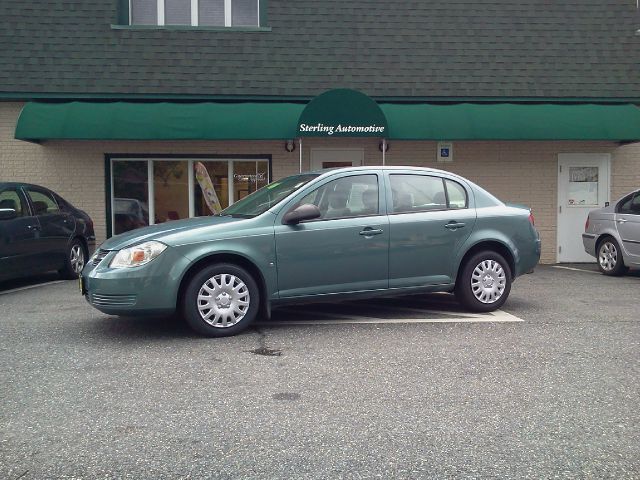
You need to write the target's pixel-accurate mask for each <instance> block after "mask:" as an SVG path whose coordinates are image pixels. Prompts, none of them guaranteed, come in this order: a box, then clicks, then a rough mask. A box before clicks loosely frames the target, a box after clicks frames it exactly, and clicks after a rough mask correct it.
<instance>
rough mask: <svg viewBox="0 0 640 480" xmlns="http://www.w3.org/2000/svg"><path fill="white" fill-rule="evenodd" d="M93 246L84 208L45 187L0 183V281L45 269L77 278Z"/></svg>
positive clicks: (88, 220) (70, 277)
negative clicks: (74, 204) (78, 207)
mask: <svg viewBox="0 0 640 480" xmlns="http://www.w3.org/2000/svg"><path fill="white" fill-rule="evenodd" d="M94 248H95V234H94V231H93V221H92V220H91V218H90V217H89V215H87V214H86V213H85V212H83V211H82V210H79V209H77V208H75V207H74V206H73V205H71V204H70V203H69V202H67V201H66V200H64V199H63V198H62V197H61V196H60V195H58V194H56V193H55V192H52V191H51V190H49V189H47V188H44V187H40V186H37V185H30V184H28V183H3V182H0V279H2V280H5V279H8V278H15V277H22V276H26V275H30V274H34V273H40V272H47V271H51V270H57V271H58V272H60V274H61V275H62V276H63V277H64V278H69V279H73V278H77V277H78V274H79V273H80V272H81V271H82V268H83V267H84V265H85V263H86V259H87V258H89V254H90V252H91V251H93V249H94Z"/></svg>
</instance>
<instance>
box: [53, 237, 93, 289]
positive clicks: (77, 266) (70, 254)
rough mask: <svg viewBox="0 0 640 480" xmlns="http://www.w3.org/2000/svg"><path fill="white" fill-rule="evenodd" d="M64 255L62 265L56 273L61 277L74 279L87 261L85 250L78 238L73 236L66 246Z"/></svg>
mask: <svg viewBox="0 0 640 480" xmlns="http://www.w3.org/2000/svg"><path fill="white" fill-rule="evenodd" d="M65 255H66V256H65V260H64V267H62V268H61V269H60V270H59V271H58V273H60V276H61V277H62V278H66V279H68V280H74V279H76V278H78V275H79V274H80V272H82V269H83V268H84V266H85V264H86V263H87V251H86V250H85V248H84V244H83V243H82V241H81V240H80V239H79V238H74V239H73V240H72V241H71V243H70V244H69V246H68V247H67V252H66V254H65Z"/></svg>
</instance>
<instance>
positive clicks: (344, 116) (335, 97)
mask: <svg viewBox="0 0 640 480" xmlns="http://www.w3.org/2000/svg"><path fill="white" fill-rule="evenodd" d="M388 130H389V129H388V127H387V118H386V117H385V115H384V113H383V112H382V110H381V109H380V107H379V106H378V104H377V103H376V102H375V101H374V100H373V99H371V98H370V97H368V96H367V95H365V94H364V93H362V92H358V91H356V90H350V89H346V88H343V89H337V90H329V91H328V92H325V93H323V94H321V95H319V96H317V97H316V98H314V99H313V100H311V102H309V104H307V106H306V107H305V109H304V110H303V111H302V113H301V114H300V118H299V119H298V136H300V137H378V138H382V137H387V136H388Z"/></svg>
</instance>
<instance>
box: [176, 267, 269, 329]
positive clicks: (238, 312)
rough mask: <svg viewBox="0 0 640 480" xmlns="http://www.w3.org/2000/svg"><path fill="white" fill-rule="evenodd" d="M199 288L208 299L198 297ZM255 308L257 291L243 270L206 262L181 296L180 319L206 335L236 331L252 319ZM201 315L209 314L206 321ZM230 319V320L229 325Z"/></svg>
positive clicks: (250, 277)
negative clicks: (181, 314)
mask: <svg viewBox="0 0 640 480" xmlns="http://www.w3.org/2000/svg"><path fill="white" fill-rule="evenodd" d="M224 276H226V277H224ZM231 277H233V279H232V278H231ZM236 280H237V282H236ZM214 282H215V283H214ZM205 286H206V287H207V288H208V290H207V289H206V288H205ZM236 289H237V291H236ZM201 290H204V292H203V293H205V294H206V296H210V297H211V299H210V300H208V301H207V300H199V296H200V291H201ZM215 293H218V295H215ZM243 302H248V305H244V304H243ZM209 306H210V307H211V308H208V307H209ZM259 309H260V290H259V289H258V285H257V284H256V281H255V280H254V279H253V277H252V276H251V274H249V273H248V272H247V271H246V270H244V269H243V268H241V267H239V266H237V265H233V264H229V263H220V264H216V265H210V266H208V267H205V268H203V269H202V270H200V271H199V272H198V273H196V274H195V275H194V276H193V277H192V278H191V280H190V281H189V284H188V285H187V288H186V289H185V292H184V296H183V299H182V310H183V313H184V318H185V320H186V321H187V323H188V324H189V326H190V327H191V328H192V329H193V330H195V331H196V332H198V333H200V334H202V335H206V336H208V337H228V336H231V335H236V334H237V333H240V332H241V331H243V330H244V329H246V328H247V327H248V326H249V325H251V323H252V322H253V321H254V320H255V318H256V316H257V314H258V311H259ZM201 311H202V314H201ZM205 316H209V320H210V321H207V320H206V319H205V318H204V317H205ZM218 316H219V318H218ZM231 321H234V323H233V324H230V323H231ZM225 322H226V323H227V325H226V326H225V325H224V323H225Z"/></svg>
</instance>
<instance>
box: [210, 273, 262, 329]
mask: <svg viewBox="0 0 640 480" xmlns="http://www.w3.org/2000/svg"><path fill="white" fill-rule="evenodd" d="M250 301H251V298H250V296H249V289H248V288H247V286H246V285H245V283H244V282H243V281H242V280H240V279H239V278H238V277H236V276H235V275H230V274H226V273H221V274H218V275H215V276H213V277H211V278H210V279H209V280H207V281H206V282H204V284H203V285H202V287H200V291H199V292H198V311H199V312H200V316H201V317H202V319H203V320H204V321H205V322H207V323H208V324H209V325H211V326H213V327H217V328H226V327H231V326H233V325H235V324H236V323H238V322H239V321H240V320H242V319H243V318H244V317H245V315H246V314H247V310H249V303H250Z"/></svg>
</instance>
